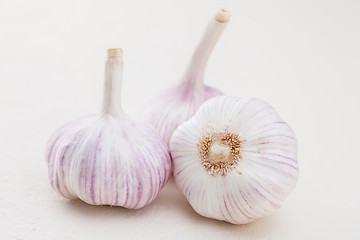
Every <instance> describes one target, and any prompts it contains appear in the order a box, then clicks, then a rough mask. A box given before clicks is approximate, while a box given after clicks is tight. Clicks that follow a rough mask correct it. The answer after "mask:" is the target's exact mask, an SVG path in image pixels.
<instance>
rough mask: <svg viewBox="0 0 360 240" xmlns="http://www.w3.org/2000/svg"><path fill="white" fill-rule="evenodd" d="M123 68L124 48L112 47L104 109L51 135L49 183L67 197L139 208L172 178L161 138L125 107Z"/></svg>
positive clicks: (167, 154) (168, 157)
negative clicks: (123, 108)
mask: <svg viewBox="0 0 360 240" xmlns="http://www.w3.org/2000/svg"><path fill="white" fill-rule="evenodd" d="M122 68H123V61H122V51H121V49H109V50H108V57H107V60H106V67H105V87H104V100H103V107H102V111H101V114H99V115H96V116H92V117H87V118H82V119H79V120H76V121H73V122H70V123H68V124H66V125H64V126H62V127H60V128H59V129H58V130H57V131H56V132H55V133H54V134H53V135H52V136H51V137H50V139H49V141H48V144H47V148H46V160H47V164H48V169H49V179H50V183H51V186H52V187H53V189H54V190H55V191H56V192H57V193H59V194H60V195H62V196H63V197H65V198H68V199H76V198H80V199H81V200H83V201H85V202H87V203H89V204H93V205H112V206H123V207H126V208H130V209H136V208H141V207H144V206H145V205H147V204H149V203H150V202H151V201H152V200H154V199H155V197H156V196H157V195H158V193H159V191H160V189H161V188H162V187H163V186H164V185H165V183H166V182H167V180H168V178H169V175H170V171H171V161H170V156H169V152H168V148H167V146H166V144H165V143H164V141H163V140H162V138H161V137H160V136H159V135H158V133H157V132H156V131H155V129H154V128H153V127H152V126H150V125H148V124H146V123H143V122H138V121H135V120H132V119H130V118H129V117H127V116H126V115H125V114H124V113H123V111H122V109H121V106H120V88H121V78H122Z"/></svg>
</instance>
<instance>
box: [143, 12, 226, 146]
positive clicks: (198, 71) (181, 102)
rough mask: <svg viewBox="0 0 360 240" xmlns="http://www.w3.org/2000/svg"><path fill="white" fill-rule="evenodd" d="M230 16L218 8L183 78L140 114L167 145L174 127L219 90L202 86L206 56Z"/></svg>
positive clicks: (218, 92) (208, 54) (189, 116)
mask: <svg viewBox="0 0 360 240" xmlns="http://www.w3.org/2000/svg"><path fill="white" fill-rule="evenodd" d="M229 19H230V12H229V11H228V10H226V9H221V10H219V11H218V12H217V13H216V15H215V16H214V17H213V18H212V19H211V21H210V22H209V24H208V26H207V28H206V30H205V33H204V35H203V37H202V39H201V41H200V42H199V44H198V46H197V48H196V50H195V52H194V54H193V56H192V58H191V61H190V63H189V65H188V67H187V70H186V71H185V74H184V75H183V77H182V79H181V80H180V81H179V82H178V83H176V84H175V85H171V86H170V87H167V88H165V89H164V90H163V91H161V92H160V93H159V95H158V96H156V97H155V98H154V99H153V100H151V101H150V102H149V104H148V105H147V106H146V108H145V110H144V112H143V115H142V117H143V118H144V119H145V120H146V121H147V122H149V123H150V124H151V125H153V126H154V127H155V128H156V129H157V130H158V132H159V133H160V135H161V136H162V137H163V139H164V140H165V142H166V143H167V144H169V142H170V138H171V136H172V134H173V132H174V131H175V129H176V128H177V127H178V126H179V125H180V124H181V123H183V122H185V121H186V120H188V119H189V118H191V117H192V116H193V115H194V114H195V112H196V111H197V110H198V108H199V107H200V105H201V104H203V103H204V102H205V101H207V100H209V99H210V98H212V97H215V96H218V95H222V93H221V92H220V91H219V90H217V89H215V88H213V87H210V86H207V85H204V72H205V68H206V64H207V62H208V59H209V57H210V55H211V52H212V51H213V49H214V47H215V45H216V43H217V41H218V40H219V38H220V36H221V34H222V32H223V31H224V29H225V27H226V26H227V24H228V22H229Z"/></svg>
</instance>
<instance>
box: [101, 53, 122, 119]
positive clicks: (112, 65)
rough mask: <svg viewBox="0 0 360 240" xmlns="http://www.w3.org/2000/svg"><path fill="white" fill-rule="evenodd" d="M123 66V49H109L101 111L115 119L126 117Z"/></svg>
mask: <svg viewBox="0 0 360 240" xmlns="http://www.w3.org/2000/svg"><path fill="white" fill-rule="evenodd" d="M123 66H124V63H123V56H122V49H121V48H110V49H108V50H107V58H106V62H105V85H104V93H103V94H104V96H103V105H102V110H101V112H102V114H104V115H112V116H113V117H121V116H122V115H124V112H123V110H122V107H121V83H122V72H123Z"/></svg>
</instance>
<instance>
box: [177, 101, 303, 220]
mask: <svg viewBox="0 0 360 240" xmlns="http://www.w3.org/2000/svg"><path fill="white" fill-rule="evenodd" d="M170 149H171V156H172V159H173V163H174V178H175V182H176V184H177V185H178V186H179V188H180V189H181V190H182V192H183V193H184V195H185V196H186V198H187V200H188V201H189V203H190V204H191V206H192V207H193V209H194V210H195V211H196V212H198V213H199V214H200V215H202V216H205V217H209V218H214V219H218V220H224V221H227V222H230V223H234V224H244V223H248V222H251V221H254V220H255V219H257V218H260V217H264V216H267V215H269V214H271V213H272V212H273V211H275V210H276V209H277V208H279V207H280V205H281V204H282V202H283V201H284V200H285V198H286V197H287V196H288V195H289V193H290V192H291V191H292V190H293V188H294V187H295V185H296V182H297V178H298V163H297V156H296V155H297V140H296V138H295V135H294V132H293V131H292V130H291V128H290V127H289V125H288V124H286V123H285V122H284V121H283V120H282V119H281V118H280V117H279V115H278V114H277V112H276V111H275V110H274V109H273V108H272V107H271V106H270V105H269V104H268V103H266V102H264V101H262V100H260V99H256V98H237V97H229V96H220V97H215V98H213V99H211V100H209V101H207V102H206V103H204V105H202V106H201V107H200V109H199V111H198V112H197V113H196V114H195V116H194V117H193V118H191V119H190V120H189V121H187V122H185V123H183V124H182V125H180V126H179V127H178V128H177V129H176V131H175V132H174V135H173V136H172V138H171V143H170Z"/></svg>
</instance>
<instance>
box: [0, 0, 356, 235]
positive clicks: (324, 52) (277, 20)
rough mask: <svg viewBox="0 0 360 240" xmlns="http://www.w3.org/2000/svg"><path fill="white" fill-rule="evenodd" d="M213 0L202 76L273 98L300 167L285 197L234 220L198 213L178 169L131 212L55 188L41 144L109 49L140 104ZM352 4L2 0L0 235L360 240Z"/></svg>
mask: <svg viewBox="0 0 360 240" xmlns="http://www.w3.org/2000/svg"><path fill="white" fill-rule="evenodd" d="M218 7H227V8H229V9H230V10H231V12H232V18H231V20H230V22H229V25H228V27H227V29H226V30H225V32H224V35H223V36H222V38H221V41H220V42H219V44H218V45H217V46H216V48H215V51H214V54H213V55H212V58H211V60H210V62H209V66H208V70H207V73H206V76H205V78H206V82H207V83H208V84H210V85H212V86H216V87H218V88H219V89H220V90H222V91H223V92H225V93H228V94H230V95H245V96H255V97H258V98H262V99H264V100H266V101H268V102H269V103H270V104H272V105H273V106H274V107H275V108H276V109H277V111H278V112H279V114H280V115H281V117H282V118H283V119H284V120H285V121H286V122H288V123H289V124H290V126H291V127H292V128H293V130H294V132H295V133H296V135H297V138H298V141H299V157H298V159H299V167H300V178H299V182H298V185H297V186H296V188H295V191H294V192H293V193H292V194H291V195H290V197H289V198H288V199H287V200H286V202H285V205H284V206H283V207H282V208H281V209H280V210H279V211H278V212H276V213H275V214H273V215H271V216H269V217H267V218H264V219H260V220H258V221H255V222H253V223H251V224H248V225H244V226H236V225H231V224H228V223H224V222H219V221H215V220H209V219H206V218H203V217H201V216H199V215H197V214H196V213H195V212H194V211H193V210H192V209H191V208H190V206H189V204H188V203H187V202H186V201H185V198H184V197H183V196H182V195H181V193H180V192H179V190H178V189H177V188H176V187H175V186H174V184H173V182H172V181H171V182H170V183H169V184H168V185H167V186H166V187H165V189H164V190H163V191H162V192H161V193H160V195H159V197H158V198H157V199H156V200H155V201H154V202H153V203H152V204H151V205H149V206H148V207H146V208H144V209H140V210H136V211H130V210H126V209H122V208H110V207H93V206H90V205H87V204H85V203H82V202H80V201H67V200H65V199H62V198H61V197H59V196H57V195H56V194H55V192H54V191H53V190H52V189H51V187H50V185H49V183H48V180H47V170H46V164H45V160H44V149H45V144H46V141H47V139H48V137H49V136H50V134H51V133H52V132H53V131H54V130H55V129H56V128H57V127H58V126H60V125H61V124H63V123H65V122H67V121H70V120H72V119H76V118H78V117H81V116H83V115H87V114H90V113H95V112H97V111H98V109H100V105H101V94H102V83H103V82H102V81H103V79H102V78H103V63H104V59H105V56H106V49H107V48H109V47H122V48H123V49H124V61H125V70H124V85H123V91H124V95H123V97H122V98H123V101H124V110H125V111H126V112H128V113H131V114H135V113H138V110H139V109H141V107H142V106H143V105H144V104H145V102H146V101H148V100H149V99H150V97H151V96H153V95H154V93H155V91H157V90H158V89H159V88H160V87H162V86H164V85H165V84H166V83H169V82H172V81H175V80H177V79H179V78H180V77H181V74H182V72H183V71H184V69H185V66H186V64H187V61H188V59H189V57H190V55H191V52H192V50H193V49H194V47H195V45H196V43H197V41H198V39H199V37H200V36H201V31H202V29H203V27H205V25H206V23H207V21H208V19H209V17H211V16H212V15H213V14H214V12H215V11H216V9H217V8H218ZM359 11H360V2H359V1H357V0H344V1H335V0H315V1H314V0H305V1H285V0H274V1H266V0H260V1H237V0H234V1H227V0H225V1H206V0H199V1H190V0H189V1H177V2H175V1H165V0H164V1H156V0H153V1H145V0H144V1H119V0H116V1H115V0H114V1H102V2H101V3H100V2H88V1H57V2H54V1H40V0H34V1H25V0H24V1H19V0H12V1H10V0H3V1H1V2H0V36H1V37H0V81H1V88H0V108H1V117H0V146H1V147H0V149H1V160H0V238H1V239H99V238H100V237H102V238H104V239H120V238H127V239H144V238H153V239H199V238H203V239H219V238H220V237H221V238H226V239H276V240H278V239H280V240H281V239H320V238H326V239H340V238H341V239H359V238H360V228H359V222H360V207H359V202H360V187H359V182H360V177H359V176H360V175H359V170H360V161H359V146H360V140H359V136H360V127H359V122H360V96H359V87H360V86H359V79H360V73H359V65H360V46H359V42H360V32H359V25H360V15H359V14H358V13H359ZM183 18H185V19H183ZM182 19H183V20H182Z"/></svg>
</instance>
